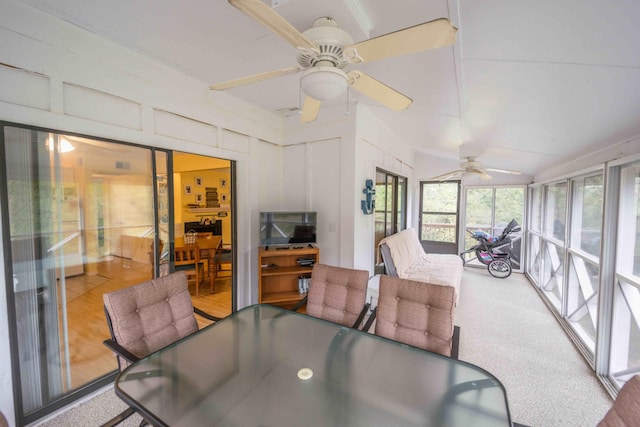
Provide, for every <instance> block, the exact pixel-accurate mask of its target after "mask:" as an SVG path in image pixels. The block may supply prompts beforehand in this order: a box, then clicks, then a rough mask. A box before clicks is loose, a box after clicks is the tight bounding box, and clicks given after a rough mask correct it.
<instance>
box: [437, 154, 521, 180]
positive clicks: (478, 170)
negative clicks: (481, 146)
mask: <svg viewBox="0 0 640 427" xmlns="http://www.w3.org/2000/svg"><path fill="white" fill-rule="evenodd" d="M489 172H497V173H507V174H511V175H522V173H521V172H518V171H514V170H508V169H496V168H483V167H482V163H481V162H479V161H477V160H476V158H475V156H467V157H465V158H464V159H463V162H462V163H460V169H458V170H454V171H450V172H447V173H443V174H442V175H438V176H434V177H432V178H431V179H432V180H434V181H447V180H449V179H454V178H462V177H463V176H469V175H479V176H480V179H483V180H489V179H491V178H492V176H491V175H490V174H489Z"/></svg>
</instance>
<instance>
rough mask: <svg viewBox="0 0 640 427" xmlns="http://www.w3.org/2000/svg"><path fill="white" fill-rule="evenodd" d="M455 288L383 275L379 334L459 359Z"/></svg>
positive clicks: (377, 314) (376, 313)
mask: <svg viewBox="0 0 640 427" xmlns="http://www.w3.org/2000/svg"><path fill="white" fill-rule="evenodd" d="M454 304H455V289H454V288H453V287H451V286H441V285H433V284H431V283H423V282H417V281H415V280H407V279H401V278H399V277H392V276H387V275H382V276H380V291H379V298H378V306H377V307H376V308H375V310H374V312H373V313H371V315H370V316H369V319H368V320H367V323H366V324H365V326H364V327H363V330H369V328H370V327H371V324H372V323H373V320H374V319H375V320H376V325H375V334H376V335H378V336H381V337H384V338H389V339H392V340H394V341H398V342H402V343H404V344H409V345H412V346H414V347H419V348H422V349H425V350H429V351H432V352H435V353H439V354H442V355H443V356H448V357H452V358H454V359H457V358H458V347H459V340H460V328H459V327H457V326H455V325H454V324H453V313H454Z"/></svg>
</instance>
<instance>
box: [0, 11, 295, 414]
mask: <svg viewBox="0 0 640 427" xmlns="http://www.w3.org/2000/svg"><path fill="white" fill-rule="evenodd" d="M0 8H1V10H2V12H1V13H0V40H2V42H1V43H0V64H6V65H0V87H1V89H0V120H5V121H9V122H16V123H21V124H28V125H34V126H39V127H45V128H51V129H55V130H60V131H63V132H69V133H80V134H86V135H90V136H93V137H97V138H100V137H103V138H109V139H114V140H119V141H125V142H130V143H137V144H142V145H146V146H154V147H160V148H171V149H177V150H180V151H185V152H191V153H195V154H201V155H205V156H212V157H220V158H225V159H229V160H235V161H236V162H237V175H236V185H237V198H236V202H237V207H238V209H237V211H238V215H237V230H238V236H237V237H238V240H237V242H238V245H237V249H238V283H239V289H238V298H239V301H238V303H239V306H240V307H243V306H245V305H247V304H250V303H251V302H255V301H257V295H256V292H255V289H256V287H257V277H256V274H255V272H256V271H257V265H256V264H257V249H256V248H257V245H258V232H257V224H258V211H259V210H260V205H261V204H264V205H265V206H270V205H271V204H272V203H274V201H278V203H280V202H281V197H282V185H281V183H282V176H281V174H279V173H278V171H280V170H281V169H282V168H281V164H282V160H281V154H280V151H281V147H280V146H279V145H275V144H280V143H281V142H282V136H283V127H284V122H283V120H282V119H281V118H280V117H278V116H276V115H275V114H272V113H270V112H267V111H263V110H259V109H257V108H255V107H254V106H249V105H247V104H246V103H244V102H242V101H240V100H238V99H236V98H234V97H233V96H230V95H228V94H224V93H210V91H209V89H208V87H207V84H206V83H203V82H198V81H195V80H193V79H191V78H189V77H186V76H184V75H181V74H179V73H177V72H175V71H173V70H171V69H170V68H168V67H166V66H164V65H162V64H159V63H156V62H153V61H151V60H149V59H147V58H144V57H142V56H140V55H138V54H137V53H134V52H132V51H128V50H126V49H123V48H121V47H119V46H117V45H115V44H113V43H110V42H108V41H106V40H103V39H100V38H99V37H97V36H95V35H93V34H91V33H88V32H86V31H84V30H82V29H80V28H77V27H74V26H72V25H70V24H68V23H66V22H64V21H60V20H57V19H54V18H52V17H49V16H46V15H43V14H41V13H40V12H38V11H37V10H34V9H32V8H30V7H28V6H25V5H23V4H17V3H14V2H13V1H10V0H0ZM265 141H269V142H265ZM274 171H275V173H274ZM0 268H1V267H0ZM0 277H2V278H4V274H3V275H2V276H0ZM2 281H3V283H1V284H0V313H1V315H0V348H2V349H3V351H1V352H0V362H3V363H0V410H2V412H3V413H5V414H6V415H7V417H8V418H9V420H10V423H11V425H13V419H14V416H13V414H14V409H13V396H12V386H11V364H10V363H9V360H8V358H9V352H8V351H7V349H8V348H9V342H8V324H7V314H6V313H7V310H6V297H5V289H6V287H7V284H5V283H4V280H3V279H2Z"/></svg>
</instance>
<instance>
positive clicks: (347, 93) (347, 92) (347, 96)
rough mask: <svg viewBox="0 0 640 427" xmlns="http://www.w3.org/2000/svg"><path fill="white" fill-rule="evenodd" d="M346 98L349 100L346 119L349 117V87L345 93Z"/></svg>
mask: <svg viewBox="0 0 640 427" xmlns="http://www.w3.org/2000/svg"><path fill="white" fill-rule="evenodd" d="M345 92H346V94H345V97H346V98H347V113H346V114H345V116H346V117H349V114H350V112H349V86H347V90H346V91H345Z"/></svg>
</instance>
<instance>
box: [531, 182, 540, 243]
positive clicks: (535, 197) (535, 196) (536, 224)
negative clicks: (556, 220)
mask: <svg viewBox="0 0 640 427" xmlns="http://www.w3.org/2000/svg"><path fill="white" fill-rule="evenodd" d="M530 191H531V215H530V218H529V224H530V226H529V228H530V229H531V231H534V232H536V233H540V232H541V231H542V227H541V224H542V187H533V188H531V190H530Z"/></svg>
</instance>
